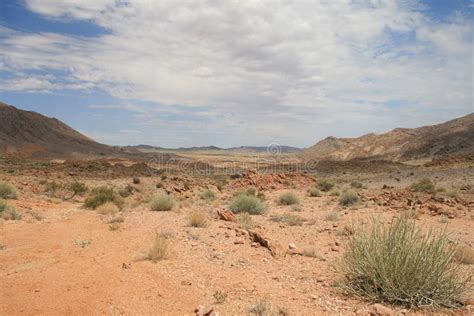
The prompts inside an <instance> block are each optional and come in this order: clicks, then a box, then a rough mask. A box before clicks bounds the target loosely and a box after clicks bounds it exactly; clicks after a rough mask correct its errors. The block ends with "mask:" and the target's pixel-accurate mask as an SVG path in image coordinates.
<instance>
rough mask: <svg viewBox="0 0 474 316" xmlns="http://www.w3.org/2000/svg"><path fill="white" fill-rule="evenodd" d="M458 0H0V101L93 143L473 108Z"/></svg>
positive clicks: (382, 123)
mask: <svg viewBox="0 0 474 316" xmlns="http://www.w3.org/2000/svg"><path fill="white" fill-rule="evenodd" d="M473 8H474V5H473V2H472V1H461V0H451V1H444V0H438V1H420V2H415V1H391V0H387V1H375V0H374V1H354V2H350V1H334V2H328V1H321V2H318V1H307V2H306V1H299V2H296V3H293V4H291V5H290V4H288V3H286V2H284V1H282V2H281V3H280V1H252V2H240V3H234V2H230V1H224V2H220V3H217V2H213V1H209V2H206V1H200V2H194V3H193V2H191V1H177V2H164V1H162V2H157V1H115V0H81V1H74V0H64V1H60V2H58V1H56V0H24V1H11V0H4V1H2V2H1V3H0V47H1V49H0V100H1V101H3V102H6V103H8V104H12V105H15V106H17V107H19V108H21V109H27V110H33V111H37V112H40V113H42V114H45V115H48V116H54V117H57V118H59V119H61V120H63V121H64V122H66V123H67V124H69V125H71V126H72V127H74V128H76V129H78V130H79V131H81V132H83V133H85V134H87V135H88V136H90V137H93V138H95V139H96V140H98V141H100V142H103V143H108V144H117V145H127V144H142V143H146V144H151V145H157V146H165V147H180V146H205V145H216V146H221V147H231V146H239V145H265V144H269V143H272V142H278V143H281V144H286V145H293V146H300V147H305V146H310V145H312V144H314V143H315V142H317V141H318V140H320V139H322V138H324V137H327V136H330V135H333V136H339V137H352V136H359V135H362V134H365V133H369V132H385V131H388V130H390V129H392V128H395V127H416V126H422V125H427V124H433V123H438V122H442V121H446V120H449V119H452V118H454V117H458V116H462V115H466V114H468V113H471V112H473V108H474V106H473V92H472V86H473V82H472V80H473V79H472V78H473V76H472V71H473V58H472V56H473V29H472V22H473V11H474V10H473Z"/></svg>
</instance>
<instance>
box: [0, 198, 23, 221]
mask: <svg viewBox="0 0 474 316" xmlns="http://www.w3.org/2000/svg"><path fill="white" fill-rule="evenodd" d="M0 218H3V219H4V220H6V221H8V220H20V219H21V214H19V213H18V212H17V211H16V209H15V208H14V207H13V206H10V205H8V203H7V201H6V200H3V199H0Z"/></svg>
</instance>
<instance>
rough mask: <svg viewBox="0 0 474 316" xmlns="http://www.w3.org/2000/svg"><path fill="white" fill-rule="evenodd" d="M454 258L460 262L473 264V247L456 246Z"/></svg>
mask: <svg viewBox="0 0 474 316" xmlns="http://www.w3.org/2000/svg"><path fill="white" fill-rule="evenodd" d="M454 260H456V261H457V262H459V263H462V264H474V249H472V248H471V247H469V246H467V245H458V246H456V252H455V253H454Z"/></svg>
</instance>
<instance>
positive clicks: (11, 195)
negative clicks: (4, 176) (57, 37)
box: [0, 180, 17, 199]
mask: <svg viewBox="0 0 474 316" xmlns="http://www.w3.org/2000/svg"><path fill="white" fill-rule="evenodd" d="M0 198H1V199H16V198H17V192H16V188H15V187H14V186H13V185H11V184H10V183H7V182H5V181H1V180H0Z"/></svg>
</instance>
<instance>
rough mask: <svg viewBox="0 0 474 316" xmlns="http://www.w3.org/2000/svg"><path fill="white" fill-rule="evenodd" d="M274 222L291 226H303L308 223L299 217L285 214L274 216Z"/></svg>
mask: <svg viewBox="0 0 474 316" xmlns="http://www.w3.org/2000/svg"><path fill="white" fill-rule="evenodd" d="M270 219H271V220H272V221H273V222H277V223H285V224H287V225H289V226H301V225H303V223H304V222H305V221H306V220H305V219H304V218H303V217H301V216H299V215H294V214H290V213H285V214H283V215H274V216H272V217H271V218H270Z"/></svg>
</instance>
